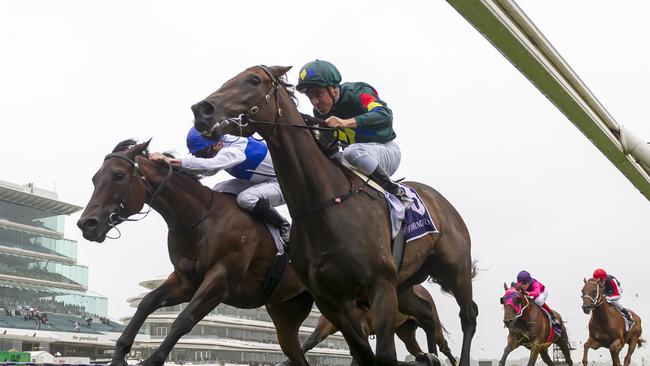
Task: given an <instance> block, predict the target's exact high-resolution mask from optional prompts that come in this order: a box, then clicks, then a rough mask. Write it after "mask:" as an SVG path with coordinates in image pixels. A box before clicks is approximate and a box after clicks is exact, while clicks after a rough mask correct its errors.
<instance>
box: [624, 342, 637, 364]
mask: <svg viewBox="0 0 650 366" xmlns="http://www.w3.org/2000/svg"><path fill="white" fill-rule="evenodd" d="M638 343H639V339H638V338H632V339H630V342H628V344H627V353H626V354H625V359H624V360H623V366H629V365H630V363H631V362H632V353H634V350H635V349H636V346H637V344H638Z"/></svg>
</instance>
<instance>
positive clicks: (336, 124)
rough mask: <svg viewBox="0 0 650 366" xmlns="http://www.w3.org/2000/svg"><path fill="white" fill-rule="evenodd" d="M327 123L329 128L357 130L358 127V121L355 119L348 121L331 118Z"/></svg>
mask: <svg viewBox="0 0 650 366" xmlns="http://www.w3.org/2000/svg"><path fill="white" fill-rule="evenodd" d="M325 123H327V125H328V126H330V127H342V128H346V127H348V128H356V127H357V120H356V119H354V118H348V119H341V118H338V117H334V116H332V117H330V118H328V119H326V120H325Z"/></svg>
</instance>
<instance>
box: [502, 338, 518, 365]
mask: <svg viewBox="0 0 650 366" xmlns="http://www.w3.org/2000/svg"><path fill="white" fill-rule="evenodd" d="M517 347H519V344H517V340H516V339H515V337H513V336H512V335H510V334H508V343H506V347H505V348H504V349H503V356H501V360H499V366H505V364H506V359H507V358H508V355H509V354H510V352H512V351H514V350H515V349H516V348H517Z"/></svg>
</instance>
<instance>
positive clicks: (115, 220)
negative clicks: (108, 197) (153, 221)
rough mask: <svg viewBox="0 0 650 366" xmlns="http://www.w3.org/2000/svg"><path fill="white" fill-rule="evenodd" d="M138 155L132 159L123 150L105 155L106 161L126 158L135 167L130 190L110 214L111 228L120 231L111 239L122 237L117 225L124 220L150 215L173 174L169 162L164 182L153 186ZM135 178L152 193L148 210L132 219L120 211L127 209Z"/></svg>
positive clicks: (140, 218) (130, 179) (137, 219)
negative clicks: (143, 171)
mask: <svg viewBox="0 0 650 366" xmlns="http://www.w3.org/2000/svg"><path fill="white" fill-rule="evenodd" d="M138 157H139V155H138V156H136V157H135V158H134V159H131V158H130V157H129V156H128V155H126V154H125V153H123V152H116V153H111V154H108V155H106V156H105V157H104V161H106V160H108V159H113V158H115V159H120V160H124V161H126V162H127V163H129V165H130V166H131V167H132V168H133V171H132V173H131V176H130V177H129V190H128V191H127V192H126V194H125V195H124V197H123V198H122V200H121V201H120V204H119V206H118V207H117V209H116V210H115V211H113V212H111V213H110V214H109V215H108V225H109V226H110V227H111V228H113V229H115V230H117V232H118V236H117V237H110V236H107V238H109V239H118V238H120V237H121V236H122V233H121V232H120V230H119V229H118V228H117V225H119V224H120V223H122V222H124V221H140V220H142V219H144V218H145V217H147V215H149V212H151V206H152V205H153V203H154V202H155V201H156V197H158V194H160V192H161V191H162V189H163V187H164V186H165V184H166V183H167V181H169V179H170V178H171V176H172V173H173V169H172V167H171V165H170V164H169V163H167V164H168V165H169V170H168V171H167V175H166V176H165V179H164V180H163V181H162V183H161V184H160V185H159V186H158V188H156V189H154V188H153V186H152V185H151V183H149V181H148V180H147V178H146V177H145V176H144V174H142V172H141V171H140V165H139V164H138V161H137V159H138ZM134 178H139V179H140V180H141V181H142V182H143V183H144V185H145V187H146V189H147V190H148V191H149V193H150V194H151V198H150V199H149V202H147V205H148V206H149V209H148V210H147V211H146V212H139V213H137V214H136V215H142V216H141V217H139V218H135V219H131V218H129V217H124V216H122V215H121V214H120V211H122V210H125V209H126V206H125V204H126V203H127V202H128V201H129V198H130V197H131V193H132V192H133V181H134Z"/></svg>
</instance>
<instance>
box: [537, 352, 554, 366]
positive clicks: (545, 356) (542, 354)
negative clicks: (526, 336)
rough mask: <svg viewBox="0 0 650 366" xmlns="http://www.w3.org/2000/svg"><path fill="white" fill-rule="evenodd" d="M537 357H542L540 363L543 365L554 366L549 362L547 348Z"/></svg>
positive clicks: (551, 361)
mask: <svg viewBox="0 0 650 366" xmlns="http://www.w3.org/2000/svg"><path fill="white" fill-rule="evenodd" d="M539 355H540V356H542V361H544V363H545V364H547V365H548V366H553V365H555V364H554V363H553V360H551V357H550V356H549V355H548V348H546V349H544V350H541V351H540V352H539Z"/></svg>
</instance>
